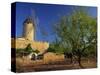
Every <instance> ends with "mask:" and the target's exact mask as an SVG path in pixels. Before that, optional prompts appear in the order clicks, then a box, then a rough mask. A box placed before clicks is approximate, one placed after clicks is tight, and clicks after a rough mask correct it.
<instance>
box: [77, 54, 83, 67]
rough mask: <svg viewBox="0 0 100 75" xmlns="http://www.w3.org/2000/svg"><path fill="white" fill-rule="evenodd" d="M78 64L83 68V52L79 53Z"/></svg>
mask: <svg viewBox="0 0 100 75" xmlns="http://www.w3.org/2000/svg"><path fill="white" fill-rule="evenodd" d="M78 64H79V66H80V67H81V68H83V66H82V64H81V54H79V56H78Z"/></svg>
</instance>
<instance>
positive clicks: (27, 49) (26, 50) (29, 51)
mask: <svg viewBox="0 0 100 75" xmlns="http://www.w3.org/2000/svg"><path fill="white" fill-rule="evenodd" d="M25 52H27V53H32V52H33V49H32V47H31V44H28V45H27V47H26V49H25Z"/></svg>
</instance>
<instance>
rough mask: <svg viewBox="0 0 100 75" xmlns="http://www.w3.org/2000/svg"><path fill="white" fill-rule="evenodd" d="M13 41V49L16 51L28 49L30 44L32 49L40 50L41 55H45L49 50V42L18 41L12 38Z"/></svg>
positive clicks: (22, 39)
mask: <svg viewBox="0 0 100 75" xmlns="http://www.w3.org/2000/svg"><path fill="white" fill-rule="evenodd" d="M11 41H12V42H11V45H12V48H16V49H18V48H26V47H27V45H28V44H31V47H32V48H33V49H35V50H39V51H40V53H43V52H45V50H47V49H48V48H49V43H48V42H40V41H39V42H38V41H29V40H26V39H24V38H17V39H14V38H12V39H11Z"/></svg>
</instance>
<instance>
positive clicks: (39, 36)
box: [16, 2, 97, 42]
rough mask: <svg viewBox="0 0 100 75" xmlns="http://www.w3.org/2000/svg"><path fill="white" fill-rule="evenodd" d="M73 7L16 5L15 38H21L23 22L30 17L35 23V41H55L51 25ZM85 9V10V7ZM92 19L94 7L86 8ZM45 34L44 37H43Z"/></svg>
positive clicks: (33, 4)
mask: <svg viewBox="0 0 100 75" xmlns="http://www.w3.org/2000/svg"><path fill="white" fill-rule="evenodd" d="M73 7H77V6H73V5H54V4H39V3H22V2H21V3H20V2H17V3H16V37H22V32H23V22H24V21H25V19H26V18H27V17H32V18H33V19H34V22H35V26H36V31H35V40H37V41H48V42H52V41H53V40H55V34H54V32H53V28H52V25H53V24H55V23H57V22H58V21H59V20H60V19H61V18H62V16H65V15H69V14H70V13H71V12H72V11H73ZM85 8H87V7H86V6H85ZM88 8H89V9H88V11H87V12H88V13H89V15H90V16H92V17H96V16H97V8H96V7H88ZM43 34H45V35H43Z"/></svg>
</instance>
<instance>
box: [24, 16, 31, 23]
mask: <svg viewBox="0 0 100 75" xmlns="http://www.w3.org/2000/svg"><path fill="white" fill-rule="evenodd" d="M25 23H27V24H29V23H33V19H32V18H30V17H29V18H27V19H26V20H25V21H24V24H25Z"/></svg>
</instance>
